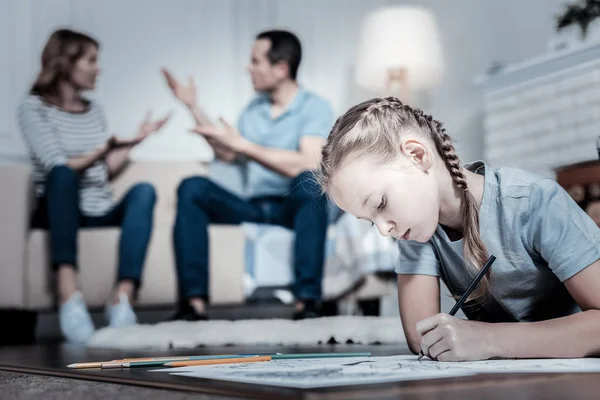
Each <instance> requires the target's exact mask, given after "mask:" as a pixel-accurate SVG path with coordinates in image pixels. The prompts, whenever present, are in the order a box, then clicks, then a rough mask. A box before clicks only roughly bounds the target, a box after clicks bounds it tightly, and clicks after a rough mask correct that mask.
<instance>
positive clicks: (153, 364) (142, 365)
mask: <svg viewBox="0 0 600 400" xmlns="http://www.w3.org/2000/svg"><path fill="white" fill-rule="evenodd" d="M240 356H241V355H239V354H233V355H224V356H194V357H189V358H187V359H186V360H156V361H133V362H126V363H121V364H119V367H112V366H110V367H108V368H149V367H162V366H164V365H165V364H167V363H169V362H175V361H197V360H225V359H231V358H248V357H260V355H259V354H248V355H244V356H241V357H240ZM263 357H264V356H263ZM102 368H106V367H105V366H104V365H102Z"/></svg>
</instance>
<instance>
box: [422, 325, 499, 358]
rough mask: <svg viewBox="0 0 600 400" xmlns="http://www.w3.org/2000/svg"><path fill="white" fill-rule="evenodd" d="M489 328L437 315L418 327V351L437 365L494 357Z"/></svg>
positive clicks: (490, 328) (490, 329) (488, 326)
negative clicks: (436, 362)
mask: <svg viewBox="0 0 600 400" xmlns="http://www.w3.org/2000/svg"><path fill="white" fill-rule="evenodd" d="M491 331H492V326H491V324H488V323H484V322H477V321H468V320H464V319H460V318H456V317H452V316H450V315H448V314H437V315H435V316H433V317H430V318H427V319H424V320H422V321H419V322H418V323H417V332H418V333H419V335H421V351H423V354H424V355H426V356H428V357H429V358H431V359H433V360H438V361H474V360H487V359H488V358H491V357H493V353H492V352H493V349H492V345H493V343H492V341H491V340H490V336H491Z"/></svg>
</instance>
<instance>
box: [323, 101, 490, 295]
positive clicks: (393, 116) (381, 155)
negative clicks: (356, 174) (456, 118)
mask: <svg viewBox="0 0 600 400" xmlns="http://www.w3.org/2000/svg"><path fill="white" fill-rule="evenodd" d="M407 134H410V135H418V136H421V137H423V138H426V139H429V140H431V142H433V144H434V145H435V148H436V150H437V153H438V154H439V156H440V158H441V159H442V160H443V161H444V164H445V165H446V168H447V169H448V171H449V172H450V176H451V177H452V181H453V183H454V185H455V186H456V187H458V188H459V189H460V192H461V194H462V201H461V212H462V215H463V221H464V224H463V232H462V233H463V236H464V239H463V241H464V254H465V258H466V260H467V262H466V265H467V268H468V269H469V271H470V272H471V274H472V275H473V276H474V275H475V274H476V273H477V272H478V270H479V269H480V268H481V267H482V266H483V264H484V263H485V262H486V260H487V249H486V247H485V245H484V243H483V241H482V240H481V236H480V235H479V210H478V208H477V203H476V201H475V198H474V197H473V195H472V194H471V192H470V191H469V188H468V186H467V180H466V178H465V176H464V174H463V172H462V167H461V164H460V160H459V158H458V156H457V155H456V151H455V149H454V146H453V144H452V139H451V138H450V136H448V135H447V134H446V130H445V129H444V127H443V125H442V123H441V122H439V121H436V120H434V119H433V118H432V117H431V116H430V115H427V114H425V113H423V111H422V110H420V109H417V108H413V107H410V106H408V105H405V104H402V102H401V101H400V100H398V99H397V98H395V97H386V98H376V99H372V100H369V101H365V102H363V103H360V104H358V105H356V106H354V107H352V108H350V109H349V110H348V111H347V112H346V113H345V114H344V115H342V116H341V117H339V118H338V119H337V121H336V122H335V124H334V126H333V128H332V130H331V133H330V134H329V138H328V139H327V143H326V145H325V146H324V147H323V151H322V159H321V166H320V170H319V171H318V172H317V180H318V181H319V183H320V185H321V188H322V189H323V191H327V189H328V187H329V184H330V179H331V177H332V175H333V174H334V173H335V171H337V170H338V168H340V166H341V165H342V163H343V162H344V160H345V159H346V157H347V156H348V155H353V156H359V155H362V154H374V155H376V156H377V158H378V159H379V160H381V162H382V163H385V162H388V161H391V160H392V159H394V158H395V157H397V156H398V153H399V151H400V144H401V137H403V136H405V135H407ZM489 292H490V280H489V273H488V274H487V276H486V277H484V278H483V279H482V280H481V283H480V284H479V286H478V288H477V289H476V290H475V291H473V294H472V296H471V299H472V300H476V301H482V300H485V298H486V297H487V295H488V294H489Z"/></svg>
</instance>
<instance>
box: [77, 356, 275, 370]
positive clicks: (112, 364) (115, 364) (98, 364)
mask: <svg viewBox="0 0 600 400" xmlns="http://www.w3.org/2000/svg"><path fill="white" fill-rule="evenodd" d="M280 354H281V353H248V354H230V355H226V356H222V355H216V356H166V357H141V358H123V359H120V360H111V361H95V362H85V363H74V364H69V365H67V368H74V369H87V368H121V365H122V364H124V363H128V362H136V363H137V362H154V361H164V362H168V361H177V360H190V359H195V358H196V357H201V358H199V359H200V360H201V359H203V358H204V357H208V358H219V357H221V358H222V357H229V358H231V357H246V356H273V355H280ZM159 365H162V364H159Z"/></svg>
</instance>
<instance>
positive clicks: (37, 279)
mask: <svg viewBox="0 0 600 400" xmlns="http://www.w3.org/2000/svg"><path fill="white" fill-rule="evenodd" d="M208 172H209V166H208V165H207V164H202V163H198V162H194V161H177V162H168V161H151V162H142V161H138V162H132V163H131V164H130V165H129V166H128V168H126V169H125V170H124V171H123V172H122V173H121V174H120V175H119V176H118V177H117V178H116V179H115V180H114V181H113V187H114V191H115V195H116V196H117V198H120V197H121V196H122V195H123V193H124V192H125V191H126V190H127V188H128V187H130V186H131V185H132V184H134V183H137V182H150V183H151V184H153V185H154V186H155V188H156V191H157V203H156V207H155V215H154V229H153V233H152V238H151V243H150V248H149V252H148V255H147V258H146V264H145V266H144V274H143V285H142V288H141V290H140V293H139V298H138V303H137V306H138V307H161V306H172V305H173V304H175V302H176V299H177V285H176V274H175V265H174V257H173V250H172V226H173V221H174V217H175V206H176V192H177V186H178V185H179V182H181V180H182V179H184V178H186V177H188V176H192V175H206V174H208ZM0 187H1V188H2V190H1V191H0V204H1V206H0V268H1V271H2V273H1V275H0V278H1V279H0V309H16V310H31V311H47V310H51V309H53V308H54V306H55V299H54V295H53V294H54V292H55V291H54V288H53V282H54V279H52V276H51V269H50V268H49V259H48V255H49V251H48V248H49V246H48V245H49V243H48V235H47V233H46V232H45V231H43V230H38V229H33V230H32V229H30V227H29V219H30V215H31V213H32V210H33V205H34V202H33V200H34V198H33V196H32V194H33V186H32V182H31V167H30V166H29V165H26V164H3V165H2V164H0ZM118 237H119V229H118V228H86V229H82V230H80V231H79V237H78V248H79V265H80V278H79V279H80V285H81V289H82V292H83V295H84V297H85V300H86V302H87V303H88V305H89V306H90V308H100V307H103V306H104V304H105V302H106V300H107V298H108V297H109V295H110V293H111V290H112V288H113V285H114V279H115V274H116V265H117V241H118ZM246 243H247V238H246V234H245V233H244V229H242V228H240V227H239V226H224V225H218V226H212V227H211V228H210V260H209V264H210V265H209V274H210V286H209V290H210V293H211V297H210V302H211V304H212V305H215V304H222V305H224V304H241V303H244V302H245V300H246V293H245V292H244V273H245V246H246ZM354 289H356V290H355V293H354V295H355V296H356V297H357V298H377V297H379V296H382V295H386V294H390V293H393V292H394V290H395V288H394V286H393V285H390V283H389V281H388V282H386V281H383V280H380V279H378V278H377V277H376V276H375V275H372V276H367V277H366V279H364V280H363V281H362V286H361V287H360V288H354Z"/></svg>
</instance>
